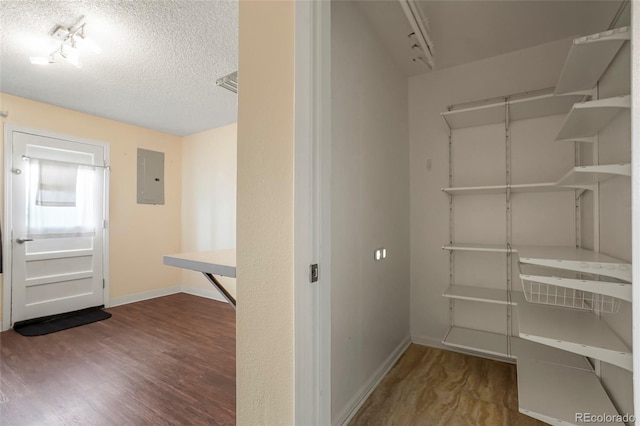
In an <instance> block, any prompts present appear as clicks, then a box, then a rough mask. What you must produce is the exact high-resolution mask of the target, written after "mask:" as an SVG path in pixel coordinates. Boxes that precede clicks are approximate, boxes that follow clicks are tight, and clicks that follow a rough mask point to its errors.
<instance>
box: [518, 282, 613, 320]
mask: <svg viewBox="0 0 640 426" xmlns="http://www.w3.org/2000/svg"><path fill="white" fill-rule="evenodd" d="M522 287H523V290H524V296H525V299H526V300H527V302H530V303H539V304H543V305H553V306H561V307H564V308H571V309H581V310H586V311H595V312H602V313H617V312H618V310H619V309H620V299H618V298H616V297H612V296H605V295H602V294H598V293H592V292H589V291H584V290H576V289H571V288H566V287H559V286H556V285H551V284H545V283H540V282H536V281H532V280H528V279H524V278H523V279H522Z"/></svg>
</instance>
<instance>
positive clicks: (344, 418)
mask: <svg viewBox="0 0 640 426" xmlns="http://www.w3.org/2000/svg"><path fill="white" fill-rule="evenodd" d="M410 344H411V337H410V336H407V337H405V338H404V339H403V340H402V342H400V344H399V345H398V346H397V347H396V348H395V349H394V350H393V352H391V354H390V355H389V356H388V357H387V359H385V360H384V362H383V363H382V365H380V367H379V368H378V369H377V370H376V371H375V373H373V375H372V376H371V377H370V378H369V380H367V381H366V383H365V384H364V385H362V387H361V388H360V389H359V390H358V392H357V393H356V394H355V395H354V397H353V398H351V400H350V401H349V402H348V403H347V405H346V406H345V407H344V408H343V409H342V411H341V412H340V414H339V415H338V416H337V417H336V420H335V421H333V422H332V424H334V425H346V424H347V423H349V421H351V419H352V418H353V416H355V415H356V413H357V412H358V410H359V409H360V407H362V405H363V404H364V403H365V401H366V400H367V398H369V395H371V393H372V392H373V391H374V390H375V389H376V388H377V387H378V384H380V381H381V380H382V379H383V378H384V377H385V376H386V375H387V373H389V370H391V367H393V366H394V364H395V363H396V361H397V360H398V359H399V358H400V356H402V354H403V353H404V352H405V351H406V350H407V348H408V347H409V345H410Z"/></svg>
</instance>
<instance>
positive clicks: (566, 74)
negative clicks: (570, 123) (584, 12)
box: [554, 27, 631, 95]
mask: <svg viewBox="0 0 640 426" xmlns="http://www.w3.org/2000/svg"><path fill="white" fill-rule="evenodd" d="M630 38H631V31H629V27H621V28H616V29H613V30H610V31H604V32H601V33H598V34H593V35H588V36H585V37H580V38H577V39H575V40H573V44H572V45H571V49H570V50H569V55H568V56H567V59H566V61H565V63H564V67H563V69H562V73H561V74H560V78H559V79H558V83H557V84H556V89H555V92H554V93H555V94H556V95H564V94H567V93H576V92H583V91H589V90H591V89H593V87H595V85H596V84H597V83H598V80H600V77H602V74H604V72H605V70H606V69H607V68H608V67H609V64H610V63H611V61H612V60H613V58H614V57H615V56H616V54H617V53H618V51H619V50H620V48H621V47H622V45H623V44H624V42H625V41H627V40H629V39H630Z"/></svg>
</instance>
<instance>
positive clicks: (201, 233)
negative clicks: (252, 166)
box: [181, 123, 238, 295]
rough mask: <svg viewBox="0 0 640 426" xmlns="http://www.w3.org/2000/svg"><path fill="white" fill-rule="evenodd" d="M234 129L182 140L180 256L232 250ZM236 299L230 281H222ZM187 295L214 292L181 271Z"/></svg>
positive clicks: (200, 278) (197, 275) (198, 276)
mask: <svg viewBox="0 0 640 426" xmlns="http://www.w3.org/2000/svg"><path fill="white" fill-rule="evenodd" d="M237 142H238V127H237V125H236V124H235V123H234V124H230V125H227V126H223V127H219V128H216V129H211V130H207V131H205V132H201V133H197V134H194V135H189V136H185V137H183V138H182V252H185V253H188V252H194V251H208V250H219V249H229V248H235V247H236V192H237V191H236V188H237V163H238V161H237V160H238V158H237ZM222 281H223V285H225V286H226V288H228V289H229V291H230V292H231V294H232V295H235V279H231V278H225V277H223V278H222ZM181 284H182V286H183V287H184V290H186V291H200V290H202V291H203V292H202V291H201V293H202V294H207V293H212V292H213V293H217V290H215V289H214V287H213V286H212V285H211V284H210V283H209V282H208V281H207V280H206V278H205V277H204V276H203V275H202V274H201V273H199V272H193V271H187V270H183V271H182V282H181Z"/></svg>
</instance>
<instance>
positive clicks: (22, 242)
mask: <svg viewBox="0 0 640 426" xmlns="http://www.w3.org/2000/svg"><path fill="white" fill-rule="evenodd" d="M27 241H33V238H16V243H18V244H24V243H26V242H27Z"/></svg>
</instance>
